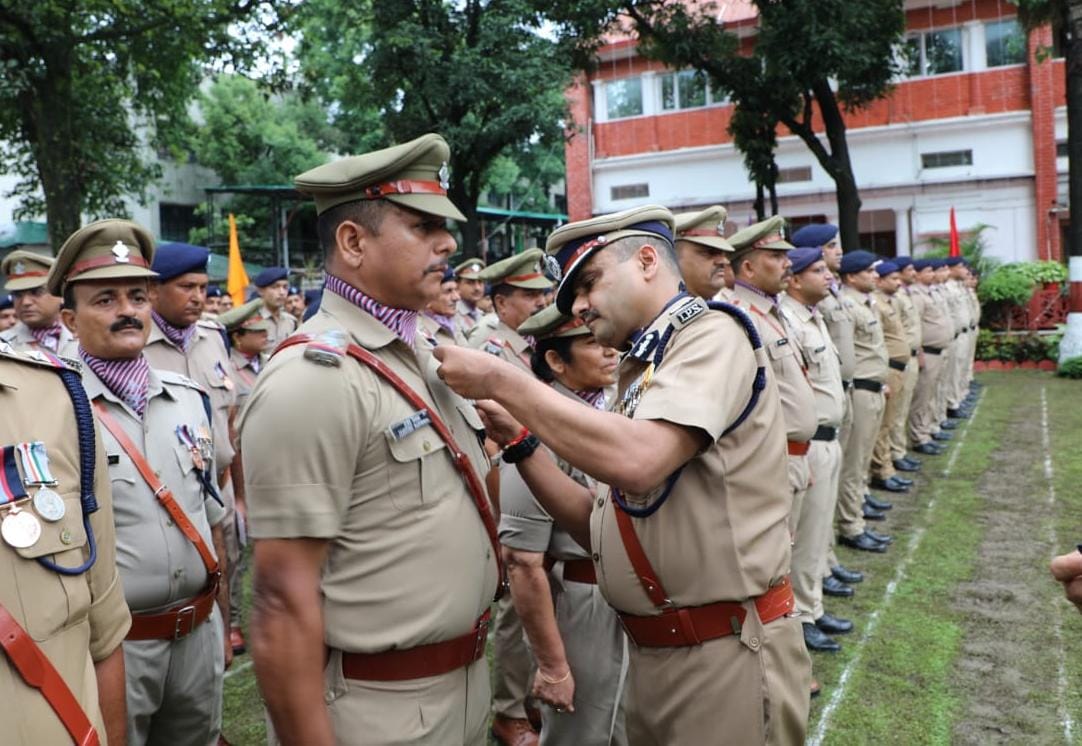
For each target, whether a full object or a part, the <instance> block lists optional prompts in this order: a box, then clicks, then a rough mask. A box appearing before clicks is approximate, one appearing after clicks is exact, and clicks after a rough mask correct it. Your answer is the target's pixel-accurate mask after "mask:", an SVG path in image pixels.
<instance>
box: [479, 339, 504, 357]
mask: <svg viewBox="0 0 1082 746" xmlns="http://www.w3.org/2000/svg"><path fill="white" fill-rule="evenodd" d="M481 349H482V350H483V351H485V352H487V353H488V354H489V355H502V354H503V340H501V339H499V338H498V337H489V338H488V339H486V340H485V343H484V344H483V345H481Z"/></svg>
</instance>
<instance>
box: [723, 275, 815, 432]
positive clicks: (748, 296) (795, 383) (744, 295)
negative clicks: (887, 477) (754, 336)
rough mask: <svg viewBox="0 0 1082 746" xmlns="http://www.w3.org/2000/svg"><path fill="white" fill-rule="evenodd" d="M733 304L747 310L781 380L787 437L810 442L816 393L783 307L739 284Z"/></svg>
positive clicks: (782, 405) (813, 423)
mask: <svg viewBox="0 0 1082 746" xmlns="http://www.w3.org/2000/svg"><path fill="white" fill-rule="evenodd" d="M733 305H736V306H739V307H740V308H742V309H744V310H746V311H747V313H748V316H749V317H750V318H751V320H752V321H753V322H754V323H755V327H756V328H757V329H758V330H759V338H760V339H761V340H762V342H763V348H764V349H765V350H766V354H767V357H769V358H770V368H771V370H773V371H774V375H775V377H776V378H777V381H778V396H779V397H781V413H782V417H783V418H784V419H785V436H786V437H787V438H788V439H789V440H791V441H794V442H799V443H803V442H806V441H808V440H811V436H813V435H815V426H816V422H815V394H814V393H813V392H812V387H811V384H809V383H808V378H807V376H805V375H804V367H805V361H806V357H805V354H804V350H803V349H802V348H801V347H800V344H799V340H798V339H796V338H794V337H792V335H791V334H790V331H789V321H788V319H786V317H785V313H784V312H783V311H782V310H781V306H780V305H777V304H774V303H771V302H770V301H769V300H768V299H767V298H764V297H763V296H761V295H759V294H758V293H756V292H754V291H752V290H748V289H747V288H746V287H744V286H743V285H739V284H738V285H737V286H736V287H735V288H734V289H733Z"/></svg>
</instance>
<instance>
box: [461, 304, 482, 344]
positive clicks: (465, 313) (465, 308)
mask: <svg viewBox="0 0 1082 746" xmlns="http://www.w3.org/2000/svg"><path fill="white" fill-rule="evenodd" d="M482 317H484V314H483V313H482V312H481V309H480V308H477V307H476V306H471V305H470V304H469V303H467V302H466V301H464V300H460V301H459V302H458V305H456V306H455V326H456V327H458V329H459V331H461V332H462V335H463V336H465V337H468V336H469V333H470V330H471V329H473V328H474V327H475V326H477V322H478V321H480V320H481V318H482Z"/></svg>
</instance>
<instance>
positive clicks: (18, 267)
mask: <svg viewBox="0 0 1082 746" xmlns="http://www.w3.org/2000/svg"><path fill="white" fill-rule="evenodd" d="M12 269H14V270H15V274H17V275H21V274H25V273H26V265H25V264H23V263H22V262H15V266H14V267H12Z"/></svg>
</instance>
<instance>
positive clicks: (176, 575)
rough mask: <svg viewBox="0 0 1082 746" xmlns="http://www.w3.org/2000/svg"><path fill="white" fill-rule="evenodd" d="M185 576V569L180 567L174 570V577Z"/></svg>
mask: <svg viewBox="0 0 1082 746" xmlns="http://www.w3.org/2000/svg"><path fill="white" fill-rule="evenodd" d="M183 574H184V569H183V568H180V567H178V568H177V569H176V570H173V577H174V578H179V577H180V576H181V575H183Z"/></svg>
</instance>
